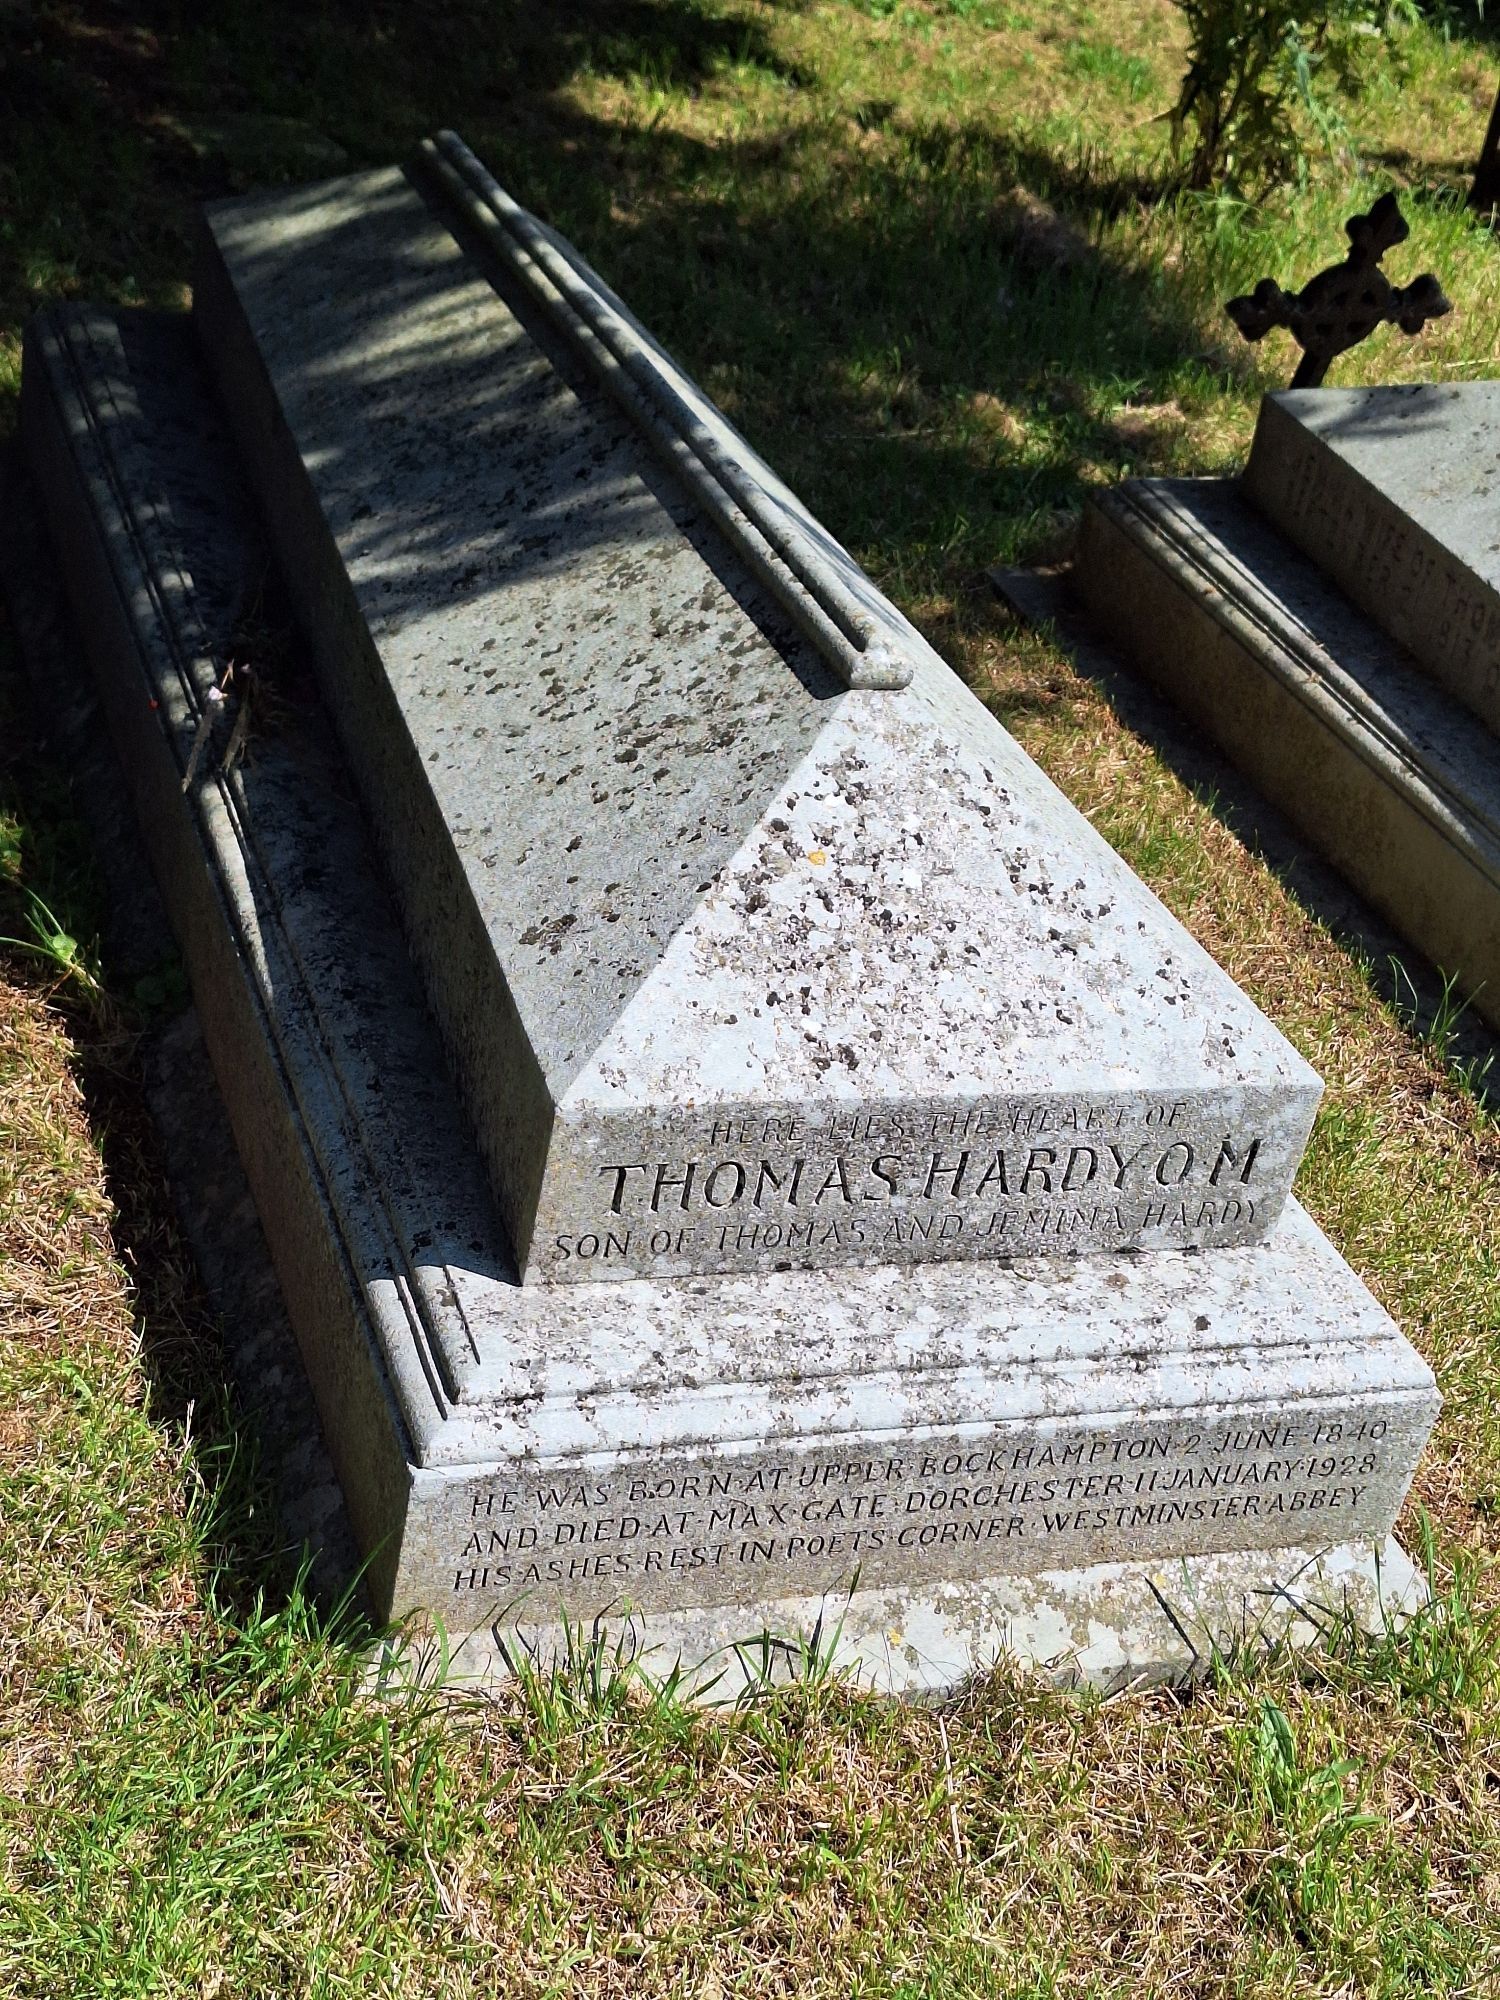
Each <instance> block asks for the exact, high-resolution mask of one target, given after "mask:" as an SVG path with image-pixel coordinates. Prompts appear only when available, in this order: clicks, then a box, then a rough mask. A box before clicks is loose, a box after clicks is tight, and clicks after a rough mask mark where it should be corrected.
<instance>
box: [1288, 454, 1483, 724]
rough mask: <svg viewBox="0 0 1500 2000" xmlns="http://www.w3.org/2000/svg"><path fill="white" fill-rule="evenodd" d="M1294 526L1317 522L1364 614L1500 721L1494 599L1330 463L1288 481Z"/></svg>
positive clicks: (1317, 457) (1303, 463) (1300, 470)
mask: <svg viewBox="0 0 1500 2000" xmlns="http://www.w3.org/2000/svg"><path fill="white" fill-rule="evenodd" d="M1286 507H1287V513H1288V516H1289V518H1290V519H1292V520H1297V521H1311V520H1315V521H1316V522H1317V524H1318V525H1317V529H1316V531H1315V539H1316V544H1317V546H1318V547H1320V548H1326V549H1328V550H1329V551H1330V552H1331V555H1332V562H1333V567H1334V573H1335V574H1336V575H1337V576H1338V578H1339V580H1340V581H1341V582H1342V583H1343V584H1344V585H1345V587H1346V588H1347V589H1348V590H1350V591H1351V593H1352V594H1353V595H1354V596H1355V597H1356V598H1357V599H1358V600H1359V601H1360V602H1361V603H1363V604H1364V605H1365V606H1366V607H1367V608H1369V609H1370V610H1372V611H1376V612H1378V613H1379V614H1381V615H1382V616H1384V617H1386V618H1388V619H1389V620H1390V621H1391V623H1392V624H1393V625H1394V627H1395V629H1396V630H1397V631H1398V633H1399V634H1400V636H1402V637H1403V638H1404V639H1406V640H1407V641H1408V643H1410V644H1412V645H1414V646H1415V647H1417V649H1418V650H1419V651H1420V652H1421V653H1422V655H1423V657H1424V658H1426V659H1429V660H1432V661H1434V662H1435V663H1436V664H1437V665H1438V666H1439V667H1441V668H1442V669H1443V670H1444V672H1445V675H1446V677H1447V678H1448V681H1449V684H1450V685H1451V686H1452V688H1453V690H1454V692H1455V693H1456V694H1459V695H1461V696H1462V697H1463V699H1464V700H1465V701H1468V702H1470V703H1472V704H1474V705H1476V706H1477V707H1478V708H1479V711H1480V713H1481V714H1482V715H1484V716H1486V718H1489V717H1491V716H1493V715H1495V714H1497V713H1500V598H1497V597H1496V595H1495V592H1494V591H1493V590H1491V589H1489V588H1487V587H1486V586H1485V585H1484V584H1483V583H1482V582H1481V581H1480V580H1479V578H1477V577H1476V576H1474V575H1473V574H1472V572H1470V571H1469V570H1468V569H1466V568H1465V567H1464V565H1463V564H1462V563H1461V562H1459V561H1458V560H1457V559H1456V558H1455V557H1454V556H1451V555H1449V554H1448V553H1447V552H1446V551H1445V550H1443V548H1442V547H1441V546H1440V545H1439V544H1438V543H1437V542H1435V541H1434V540H1433V539H1432V538H1431V537H1430V536H1429V535H1427V534H1425V533H1424V532H1423V531H1422V530H1421V529H1420V528H1419V527H1417V526H1416V524H1415V523H1414V522H1413V521H1412V520H1411V519H1410V518H1409V517H1408V516H1406V515H1404V514H1401V513H1399V512H1397V511H1396V510H1395V509H1394V508H1393V507H1392V506H1390V505H1389V504H1388V503H1387V502H1385V501H1384V500H1383V499H1381V498H1379V497H1377V496H1375V495H1374V494H1371V493H1368V492H1361V491H1358V490H1355V489H1352V488H1351V483H1350V481H1349V479H1348V477H1347V475H1344V474H1341V471H1340V468H1339V466H1338V464H1337V462H1336V461H1331V460H1328V459H1326V458H1325V457H1324V455H1323V454H1321V453H1319V454H1308V455H1307V456H1305V457H1303V458H1301V459H1299V460H1298V461H1296V463H1295V465H1294V467H1293V469H1292V470H1291V472H1290V474H1289V476H1288V484H1287V499H1286Z"/></svg>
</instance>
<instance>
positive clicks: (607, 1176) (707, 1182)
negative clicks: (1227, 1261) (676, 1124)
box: [549, 1100, 1281, 1276]
mask: <svg viewBox="0 0 1500 2000" xmlns="http://www.w3.org/2000/svg"><path fill="white" fill-rule="evenodd" d="M1193 1109H1194V1107H1191V1106H1190V1105H1189V1104H1188V1103H1187V1102H1185V1101H1181V1100H1166V1101H1161V1102H1151V1103H1147V1104H1145V1105H1141V1104H1130V1105H1127V1104H1108V1103H1095V1104H1088V1105H1080V1106H1068V1105H1055V1104H1051V1105H1023V1106H1009V1107H1004V1108H999V1107H995V1106H981V1107H975V1108H973V1109H971V1110H968V1111H964V1112H945V1113H942V1114H940V1115H933V1114H930V1113H929V1114H927V1115H926V1116H918V1115H916V1114H913V1113H903V1112H901V1111H899V1110H897V1111H888V1110H882V1111H879V1112H863V1111H861V1112H858V1113H851V1114H848V1115H846V1116H844V1117H842V1118H839V1119H835V1120H831V1121H824V1122H822V1123H818V1124H814V1123H811V1122H807V1121H804V1120H803V1119H802V1118H800V1117H798V1116H795V1115H792V1114H785V1115H780V1116H755V1117H748V1116H747V1117H734V1118H717V1119H707V1120H704V1121H703V1122H702V1124H701V1126H700V1127H699V1128H698V1129H696V1130H689V1131H687V1132H684V1133H683V1134H682V1136H681V1138H680V1139H679V1140H677V1141H675V1143H674V1146H673V1148H672V1149H671V1150H668V1149H667V1148H665V1147H664V1148H663V1149H662V1153H664V1154H665V1157H663V1156H662V1154H658V1155H657V1156H656V1157H652V1156H651V1155H650V1153H649V1152H648V1151H647V1150H646V1149H642V1151H641V1152H640V1153H639V1154H638V1155H635V1156H631V1155H629V1154H627V1153H624V1152H621V1153H620V1154H619V1155H618V1156H615V1155H613V1154H606V1155H605V1157H603V1158H602V1159H600V1160H598V1161H597V1162H595V1163H594V1164H592V1165H591V1167H590V1168H589V1169H587V1170H586V1171H587V1172H588V1173H590V1174H591V1175H592V1177H593V1180H594V1182H595V1187H594V1189H593V1191H592V1192H593V1195H594V1204H593V1205H592V1206H591V1209H590V1213H589V1220H588V1224H587V1226H586V1227H584V1228H574V1229H554V1230H553V1231H552V1233H551V1238H550V1243H549V1250H550V1257H551V1262H552V1264H553V1266H554V1268H555V1269H556V1270H557V1271H558V1273H559V1275H562V1276H574V1275H586V1274H587V1267H588V1266H590V1265H605V1266H614V1267H617V1268H619V1269H621V1270H624V1269H644V1268H649V1267H652V1266H654V1265H657V1264H659V1263H662V1262H665V1263H667V1264H669V1265H682V1266H691V1267H692V1268H697V1269H714V1268H738V1269H743V1268H745V1266H746V1265H747V1264H754V1263H758V1262H761V1261H764V1262H765V1263H767V1264H769V1265H772V1266H775V1265H776V1264H778V1263H781V1264H788V1263H798V1262H822V1263H836V1262H840V1261H844V1262H879V1261H884V1260H892V1261H900V1260H902V1259H909V1258H914V1257H924V1256H932V1257H939V1258H961V1257H1008V1256H1016V1255H1024V1254H1027V1253H1028V1252H1031V1253H1035V1252H1037V1251H1045V1250H1048V1249H1052V1250H1057V1249H1066V1248H1069V1247H1071V1245H1070V1240H1069V1239H1072V1238H1077V1239H1079V1246H1080V1247H1083V1246H1084V1245H1085V1244H1087V1245H1089V1246H1093V1245H1118V1244H1124V1243H1131V1242H1134V1241H1137V1240H1139V1239H1142V1238H1148V1239H1149V1238H1161V1239H1165V1240H1168V1241H1171V1242H1178V1243H1181V1242H1199V1241H1207V1240H1218V1241H1225V1240H1233V1239H1234V1238H1236V1237H1243V1236H1247V1235H1249V1234H1251V1233H1252V1230H1253V1228H1254V1226H1255V1224H1256V1219H1257V1215H1258V1213H1259V1212H1260V1210H1261V1209H1262V1208H1263V1207H1264V1206H1265V1205H1266V1203H1267V1200H1268V1197H1269V1194H1270V1191H1271V1189H1272V1187H1273V1184H1274V1183H1275V1180H1276V1163H1270V1162H1268V1160H1267V1158H1266V1152H1267V1147H1266V1141H1265V1139H1264V1137H1263V1136H1262V1135H1261V1134H1260V1133H1257V1132H1249V1133H1242V1132H1226V1131H1224V1130H1223V1128H1222V1124H1221V1125H1219V1126H1210V1127H1209V1129H1208V1130H1207V1132H1205V1130H1204V1128H1203V1125H1202V1123H1201V1122H1200V1121H1199V1120H1196V1119H1194V1118H1193V1117H1192V1115H1191V1114H1192V1111H1193ZM1280 1192H1281V1190H1280V1188H1279V1187H1276V1193H1277V1194H1278V1195H1279V1193H1280Z"/></svg>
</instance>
